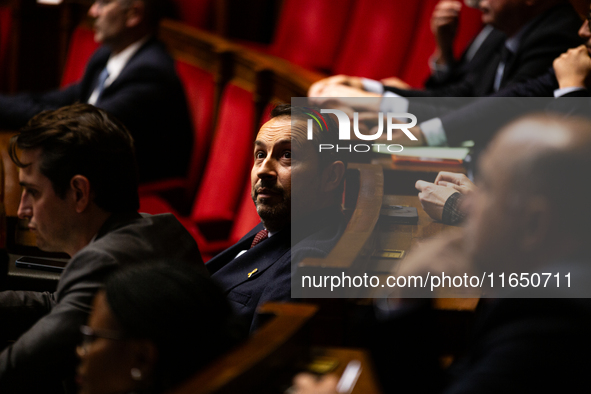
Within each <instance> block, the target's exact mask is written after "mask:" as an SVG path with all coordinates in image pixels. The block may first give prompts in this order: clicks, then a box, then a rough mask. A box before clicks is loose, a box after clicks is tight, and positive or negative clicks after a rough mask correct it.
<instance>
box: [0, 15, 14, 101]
mask: <svg viewBox="0 0 591 394" xmlns="http://www.w3.org/2000/svg"><path fill="white" fill-rule="evenodd" d="M11 27H12V9H11V8H10V7H6V6H2V7H0V90H4V89H6V78H7V75H6V73H7V71H8V70H7V67H6V65H7V64H8V45H9V42H10V29H11Z"/></svg>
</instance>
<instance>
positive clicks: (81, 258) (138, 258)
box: [0, 213, 207, 393]
mask: <svg viewBox="0 0 591 394" xmlns="http://www.w3.org/2000/svg"><path fill="white" fill-rule="evenodd" d="M155 259H164V260H168V261H171V260H176V261H181V262H187V263H191V264H197V265H198V266H202V267H203V272H204V275H207V273H206V270H205V266H204V265H203V261H202V259H201V255H200V253H199V249H198V247H197V244H196V243H195V241H194V240H193V238H192V237H191V235H190V234H189V233H188V232H187V231H186V230H185V228H184V227H183V226H182V225H181V224H180V223H179V222H178V221H177V220H176V219H175V218H174V216H173V215H171V214H164V215H155V216H145V217H142V216H140V215H139V214H137V213H130V214H126V215H123V214H114V215H112V216H111V218H109V219H108V220H107V222H105V224H104V225H103V226H102V228H101V229H100V231H99V232H98V233H97V235H96V237H95V238H94V239H93V241H92V242H91V243H89V244H88V245H87V246H86V247H84V248H83V249H82V250H80V251H79V252H78V253H76V254H75V255H74V256H72V259H71V260H70V261H69V262H68V265H67V266H66V268H65V270H64V272H63V273H62V274H61V277H60V280H59V282H58V287H57V291H56V292H55V293H38V292H32V291H5V292H2V293H0V321H1V322H2V324H1V327H0V332H1V333H2V334H3V336H4V337H5V338H6V337H9V338H12V339H14V338H16V337H19V336H20V337H19V338H18V340H17V341H16V342H15V343H14V344H12V345H10V346H8V347H7V348H6V349H4V351H3V352H2V353H1V354H0V392H2V393H10V392H24V393H30V392H51V389H52V388H54V387H56V386H59V385H60V381H62V380H66V381H67V382H73V373H74V367H75V365H76V360H75V357H74V356H75V353H74V350H75V347H76V346H77V345H78V344H79V341H80V331H79V327H80V325H81V324H86V321H87V319H88V315H89V313H90V311H91V304H92V300H93V298H94V295H95V293H96V292H97V291H98V290H99V288H100V287H101V285H102V283H103V281H104V279H105V277H106V276H107V275H108V274H109V273H111V272H112V271H113V270H114V269H115V268H116V267H117V266H118V265H119V264H130V263H141V262H144V261H147V260H155Z"/></svg>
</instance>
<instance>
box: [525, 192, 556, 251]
mask: <svg viewBox="0 0 591 394" xmlns="http://www.w3.org/2000/svg"><path fill="white" fill-rule="evenodd" d="M523 210H524V212H523V239H522V242H521V246H522V248H523V250H524V251H526V252H533V251H534V250H535V249H538V248H540V247H541V246H542V245H544V244H545V243H547V242H548V241H549V239H548V238H549V237H550V232H551V229H552V227H551V222H552V210H551V206H550V203H549V202H548V200H547V199H545V198H542V197H533V198H530V199H529V201H528V202H527V204H526V205H525V206H524V207H523Z"/></svg>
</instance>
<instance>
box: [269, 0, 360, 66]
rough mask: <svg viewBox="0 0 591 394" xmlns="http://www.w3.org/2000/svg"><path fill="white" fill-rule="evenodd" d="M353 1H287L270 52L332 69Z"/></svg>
mask: <svg viewBox="0 0 591 394" xmlns="http://www.w3.org/2000/svg"><path fill="white" fill-rule="evenodd" d="M353 3H354V1H353V0H285V1H284V2H283V7H282V9H281V15H280V17H279V21H278V23H277V28H276V30H275V36H274V38H273V43H272V44H271V46H270V48H269V52H270V53H271V54H273V55H275V56H279V57H282V58H284V59H287V60H289V61H290V62H292V63H295V64H299V65H300V66H303V67H307V68H311V69H318V70H330V69H331V68H332V66H333V64H334V61H335V57H336V54H337V50H338V48H339V46H340V43H341V40H342V37H343V35H344V34H345V32H346V29H347V24H348V22H349V19H350V18H349V16H350V15H351V11H352V8H353Z"/></svg>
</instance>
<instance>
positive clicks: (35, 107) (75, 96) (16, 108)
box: [0, 84, 81, 129]
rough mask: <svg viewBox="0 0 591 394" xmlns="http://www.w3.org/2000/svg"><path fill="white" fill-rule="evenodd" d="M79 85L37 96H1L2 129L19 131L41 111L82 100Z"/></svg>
mask: <svg viewBox="0 0 591 394" xmlns="http://www.w3.org/2000/svg"><path fill="white" fill-rule="evenodd" d="M80 92H81V88H80V85H79V84H75V85H70V86H69V87H67V88H66V89H64V90H56V91H52V92H48V93H45V94H40V95H35V94H27V93H21V94H18V95H16V96H6V95H0V127H4V128H11V129H18V128H21V127H23V126H24V125H25V124H26V123H27V122H28V121H29V119H31V118H32V117H33V116H35V115H37V114H38V113H39V112H41V111H45V110H53V109H57V108H60V107H63V106H65V105H70V104H74V103H75V102H77V101H79V100H80Z"/></svg>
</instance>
